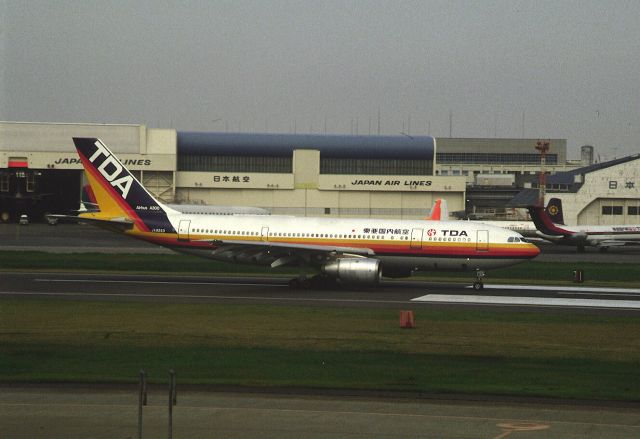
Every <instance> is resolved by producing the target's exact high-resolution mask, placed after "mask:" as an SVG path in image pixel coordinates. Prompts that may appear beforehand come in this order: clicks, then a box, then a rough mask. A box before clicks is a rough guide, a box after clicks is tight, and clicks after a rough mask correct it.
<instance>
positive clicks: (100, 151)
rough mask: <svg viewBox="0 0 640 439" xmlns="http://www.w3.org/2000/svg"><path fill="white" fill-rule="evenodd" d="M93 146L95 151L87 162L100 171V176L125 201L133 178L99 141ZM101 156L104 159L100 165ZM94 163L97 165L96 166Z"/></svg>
mask: <svg viewBox="0 0 640 439" xmlns="http://www.w3.org/2000/svg"><path fill="white" fill-rule="evenodd" d="M94 145H95V147H96V150H95V152H94V153H93V155H92V156H91V157H89V161H90V162H91V163H93V164H94V166H96V169H98V171H100V174H102V176H103V177H104V178H105V179H106V180H107V181H108V182H109V183H110V184H111V186H113V187H114V188H116V189H118V190H119V191H120V193H121V194H122V198H125V199H126V198H127V195H128V194H129V189H131V185H132V184H133V177H132V176H131V174H129V172H128V171H127V170H126V169H125V168H124V166H122V164H121V163H120V161H119V160H118V159H117V158H115V157H114V156H113V155H111V152H109V150H108V149H107V147H106V146H104V145H103V144H102V143H101V142H100V141H99V140H97V141H96V142H95V143H94ZM102 156H104V159H103V160H102V162H101V163H100V158H101V157H102ZM96 161H97V162H98V163H99V164H96Z"/></svg>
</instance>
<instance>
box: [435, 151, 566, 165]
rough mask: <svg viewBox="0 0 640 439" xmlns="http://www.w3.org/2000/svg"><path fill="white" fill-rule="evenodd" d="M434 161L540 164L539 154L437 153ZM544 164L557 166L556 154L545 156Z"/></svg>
mask: <svg viewBox="0 0 640 439" xmlns="http://www.w3.org/2000/svg"><path fill="white" fill-rule="evenodd" d="M436 160H437V161H438V163H441V164H445V163H446V164H449V163H465V164H504V163H509V164H520V165H538V164H540V155H539V154H518V153H483V152H439V153H437V154H436ZM546 163H547V164H548V165H557V164H558V155H557V154H547V156H546Z"/></svg>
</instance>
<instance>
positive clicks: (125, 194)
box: [73, 137, 176, 233]
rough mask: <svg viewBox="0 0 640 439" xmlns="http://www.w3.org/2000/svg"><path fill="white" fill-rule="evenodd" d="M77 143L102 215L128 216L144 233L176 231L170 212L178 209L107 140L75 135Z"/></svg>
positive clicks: (106, 217)
mask: <svg viewBox="0 0 640 439" xmlns="http://www.w3.org/2000/svg"><path fill="white" fill-rule="evenodd" d="M73 143H74V144H75V146H76V149H77V150H78V155H79V156H80V160H81V161H82V165H83V166H84V169H85V172H86V175H87V179H88V181H89V184H90V186H91V190H92V192H93V194H94V196H95V200H96V202H97V203H98V208H99V209H100V213H99V216H100V217H101V218H104V219H108V218H121V217H125V218H129V219H130V220H132V221H133V222H134V224H135V225H136V226H137V228H138V230H140V231H143V232H162V233H175V229H174V227H173V225H172V224H171V221H170V220H169V218H168V217H167V213H176V212H174V211H173V210H172V209H169V208H167V207H166V206H163V205H162V204H161V203H160V202H159V201H157V200H156V199H155V198H154V197H153V195H151V194H150V193H149V192H148V191H147V190H146V189H145V188H144V186H142V184H140V182H139V181H138V180H136V178H135V177H134V176H133V175H131V173H130V172H129V170H128V169H127V168H126V167H125V166H124V165H123V164H122V162H121V161H120V160H118V158H117V157H116V156H115V155H114V154H113V153H112V152H111V150H109V148H108V147H107V146H106V145H105V144H104V143H102V142H101V141H100V140H99V139H96V138H78V137H74V138H73ZM94 216H95V215H94Z"/></svg>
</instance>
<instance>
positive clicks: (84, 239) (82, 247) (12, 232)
mask: <svg viewBox="0 0 640 439" xmlns="http://www.w3.org/2000/svg"><path fill="white" fill-rule="evenodd" d="M539 248H540V250H541V253H540V255H539V256H538V257H537V258H536V260H540V261H584V262H614V263H617V262H620V260H621V258H623V259H624V262H626V263H640V246H629V247H619V248H610V249H609V250H608V251H607V252H604V253H603V252H600V251H598V250H597V249H594V248H587V251H586V252H585V253H578V252H577V251H576V248H575V247H567V246H556V245H553V244H541V245H539ZM0 250H37V251H47V252H56V253H86V252H94V253H95V252H97V253H166V254H169V253H172V251H171V250H167V249H165V248H163V247H159V246H157V245H153V244H149V243H146V242H144V241H139V240H136V239H132V238H129V237H126V236H123V235H119V234H117V233H112V232H108V231H106V230H102V229H99V228H97V227H93V226H90V225H85V224H58V225H56V226H49V225H47V224H29V225H26V226H20V225H18V224H0Z"/></svg>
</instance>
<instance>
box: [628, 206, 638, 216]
mask: <svg viewBox="0 0 640 439" xmlns="http://www.w3.org/2000/svg"><path fill="white" fill-rule="evenodd" d="M639 210H640V209H638V206H629V207H628V209H627V215H640V213H638V211H639Z"/></svg>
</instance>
